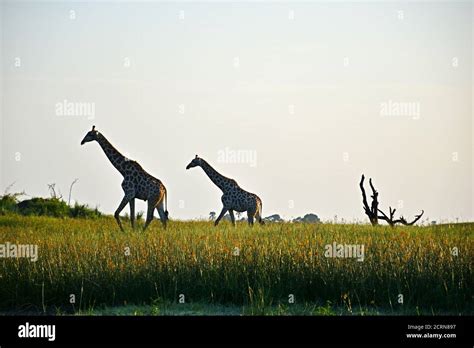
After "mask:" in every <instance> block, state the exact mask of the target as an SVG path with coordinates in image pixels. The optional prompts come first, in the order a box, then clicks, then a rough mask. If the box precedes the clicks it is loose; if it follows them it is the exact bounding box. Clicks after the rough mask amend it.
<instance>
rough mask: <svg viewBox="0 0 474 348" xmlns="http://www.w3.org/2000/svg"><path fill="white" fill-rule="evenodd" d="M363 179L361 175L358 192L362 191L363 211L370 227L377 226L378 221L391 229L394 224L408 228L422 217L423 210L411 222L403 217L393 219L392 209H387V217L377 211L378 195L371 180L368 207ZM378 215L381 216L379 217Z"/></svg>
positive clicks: (393, 211)
mask: <svg viewBox="0 0 474 348" xmlns="http://www.w3.org/2000/svg"><path fill="white" fill-rule="evenodd" d="M364 179H365V176H364V174H362V178H361V179H360V183H359V186H360V190H361V191H362V203H363V204H364V211H365V214H366V215H367V216H368V217H369V220H370V223H371V224H372V226H375V225H378V224H379V220H384V221H386V222H387V223H388V224H389V225H390V226H392V227H394V226H395V225H396V224H402V225H407V226H409V225H414V224H415V223H416V222H417V221H418V220H420V219H421V217H422V216H423V213H424V210H422V211H421V214H418V215H415V219H413V221H411V222H408V221H407V220H406V219H405V218H404V217H403V216H401V217H400V218H399V219H394V215H395V211H396V209H392V207H388V209H389V216H387V214H385V213H384V212H383V211H382V210H381V209H379V201H378V196H379V193H378V192H377V190H375V188H374V185H372V179H369V184H370V188H371V189H372V196H370V197H371V198H372V203H371V205H370V207H369V204H368V203H367V195H366V194H365V189H364ZM379 213H380V214H381V215H379Z"/></svg>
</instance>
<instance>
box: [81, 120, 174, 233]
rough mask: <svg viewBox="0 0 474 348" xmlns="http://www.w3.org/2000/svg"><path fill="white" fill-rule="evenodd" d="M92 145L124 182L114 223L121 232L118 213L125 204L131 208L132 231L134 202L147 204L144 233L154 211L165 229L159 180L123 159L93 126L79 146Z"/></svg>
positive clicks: (164, 197)
mask: <svg viewBox="0 0 474 348" xmlns="http://www.w3.org/2000/svg"><path fill="white" fill-rule="evenodd" d="M91 141H97V142H98V143H99V145H100V147H101V148H102V150H103V151H104V153H105V155H106V156H107V158H108V159H109V160H110V162H111V163H112V165H113V166H114V167H115V168H116V169H117V170H118V171H119V172H120V174H122V176H123V178H124V179H123V182H122V189H123V191H124V197H123V199H122V201H121V202H120V204H119V206H118V208H117V210H116V211H115V213H114V217H115V220H117V223H118V225H119V227H120V229H121V230H122V231H123V226H122V223H121V222H120V213H121V211H122V210H123V209H124V208H125V206H126V205H127V204H129V205H130V222H131V225H132V228H134V227H135V198H137V199H140V200H144V201H147V203H148V210H147V217H146V221H145V226H144V227H143V230H145V229H146V228H147V227H148V225H149V224H150V222H151V221H152V220H153V212H154V210H155V209H156V210H157V211H158V215H159V216H160V220H161V223H162V224H163V227H164V228H166V222H167V220H168V210H167V208H168V203H167V192H166V187H165V185H163V183H162V182H161V181H160V180H159V179H157V178H155V177H154V176H152V175H151V174H149V173H147V172H146V171H145V170H144V169H143V168H142V167H141V166H140V164H138V162H136V161H133V160H130V159H128V158H126V157H125V156H124V155H122V154H121V153H120V152H119V151H118V150H117V149H116V148H115V147H113V145H112V144H111V143H110V142H109V141H108V140H107V138H106V137H105V136H104V135H103V134H101V133H100V132H98V131H97V130H96V129H95V126H92V130H91V131H89V132H88V133H87V134H86V135H85V137H84V139H82V141H81V145H84V144H85V143H88V142H91Z"/></svg>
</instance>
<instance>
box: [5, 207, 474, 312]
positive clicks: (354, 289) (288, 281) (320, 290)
mask: <svg viewBox="0 0 474 348" xmlns="http://www.w3.org/2000/svg"><path fill="white" fill-rule="evenodd" d="M473 232H474V225H473V224H458V225H442V226H430V227H415V226H409V227H405V226H403V227H397V228H390V227H385V226H380V227H376V228H374V227H371V226H368V225H335V224H316V225H315V224H290V223H282V224H267V225H265V226H263V227H260V226H255V227H254V228H249V227H247V226H246V225H245V224H239V225H238V226H237V228H233V227H232V226H231V225H230V224H229V223H227V222H223V223H221V224H220V225H219V227H217V228H214V227H213V226H212V223H211V222H204V221H202V222H201V221H195V222H180V221H171V222H170V223H169V226H168V229H167V230H166V231H165V230H163V229H162V228H161V225H160V224H159V222H157V221H154V222H153V223H152V225H151V226H150V228H149V229H148V230H147V231H146V232H142V231H141V230H138V229H137V230H135V231H132V230H130V229H128V230H127V231H126V232H120V231H119V229H118V228H117V225H116V222H115V221H114V220H113V218H110V217H102V218H98V219H93V220H88V219H71V218H64V219H57V218H51V217H22V216H15V215H7V216H0V244H1V243H5V242H10V243H16V244H37V245H38V252H39V259H38V261H37V262H31V261H29V260H27V259H20V258H18V259H16V258H15V259H11V258H10V259H0V310H1V311H3V312H4V313H12V311H13V312H20V311H40V312H46V313H50V314H55V313H56V314H58V313H59V314H60V313H80V314H101V313H107V311H112V312H113V311H114V310H117V311H119V309H118V308H130V306H132V307H131V308H138V309H137V311H141V312H139V313H138V314H165V315H166V314H173V313H174V314H179V313H180V311H181V310H182V311H183V312H182V314H188V313H187V312H186V308H188V309H189V308H191V309H189V310H190V311H191V313H192V311H193V310H192V306H197V307H198V308H202V306H204V309H200V310H198V312H199V311H200V312H202V314H213V313H217V314H219V313H220V312H219V311H221V310H222V308H224V309H226V308H227V309H228V313H229V314H270V315H273V314H277V315H287V314H316V315H334V314H336V315H339V314H356V315H364V314H374V313H375V314H378V313H383V314H399V313H410V314H440V313H450V314H473V313H474V308H473V292H472V289H473V288H474V284H473V283H474V282H473V273H472V260H473V256H474V255H473V254H474V247H473V238H472V237H473ZM333 242H337V243H343V244H344V243H347V244H363V245H364V246H365V260H364V261H363V262H358V261H356V260H354V259H332V258H326V257H324V246H325V245H326V244H331V243H333ZM236 247H237V248H239V250H240V254H239V255H238V256H235V255H234V251H235V248H236ZM453 247H457V248H458V250H459V255H458V256H453V255H452V253H451V249H452V248H453ZM126 248H130V255H129V256H127V255H126V253H125V252H126V250H127V249H126ZM71 294H74V295H75V297H76V303H75V304H74V305H72V304H71V303H70V302H69V300H70V295H71ZM180 294H184V296H185V304H179V303H178V300H179V296H180ZM290 294H292V295H294V298H295V303H294V304H289V303H288V296H289V295H290ZM399 294H403V298H404V303H403V304H399V303H398V302H397V300H398V295H399ZM123 306H125V307H123ZM200 306H201V307H200ZM154 308H155V309H154ZM166 308H168V309H169V312H167V309H166ZM170 308H171V309H170ZM153 311H155V312H156V313H154V312H153ZM126 312H127V311H126ZM128 313H129V314H133V313H134V312H133V311H131V312H130V311H128ZM226 313H227V312H226ZM117 314H118V313H117Z"/></svg>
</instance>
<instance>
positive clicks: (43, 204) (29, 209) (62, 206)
mask: <svg viewBox="0 0 474 348" xmlns="http://www.w3.org/2000/svg"><path fill="white" fill-rule="evenodd" d="M17 208H18V213H20V214H21V215H37V216H54V217H67V216H69V213H70V208H69V206H68V205H67V204H66V202H64V201H62V200H60V199H59V198H39V197H35V198H32V199H26V200H24V201H21V202H20V203H18V204H17Z"/></svg>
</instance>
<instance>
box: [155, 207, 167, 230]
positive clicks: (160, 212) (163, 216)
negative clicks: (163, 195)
mask: <svg viewBox="0 0 474 348" xmlns="http://www.w3.org/2000/svg"><path fill="white" fill-rule="evenodd" d="M156 210H157V211H158V215H160V221H161V223H162V224H163V228H164V229H165V230H166V220H168V216H167V215H166V212H165V208H164V204H163V201H161V202H160V204H158V206H157V207H156Z"/></svg>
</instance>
